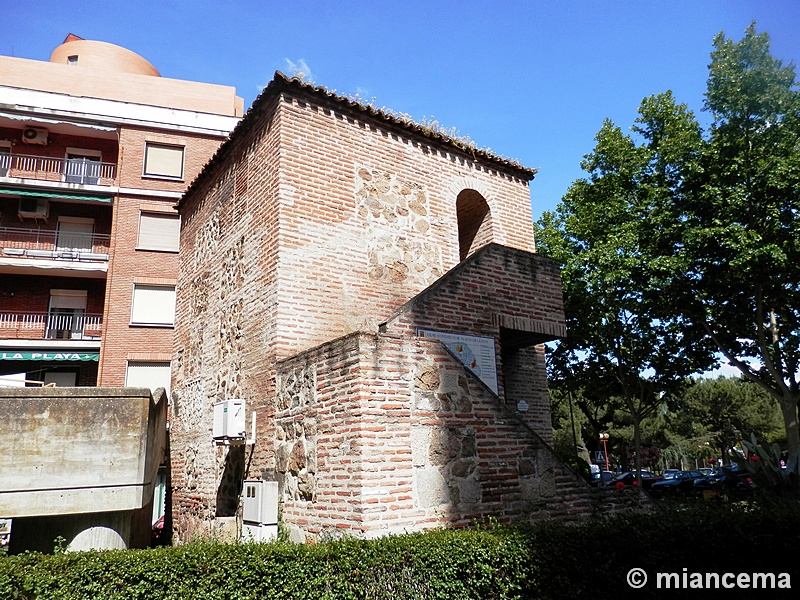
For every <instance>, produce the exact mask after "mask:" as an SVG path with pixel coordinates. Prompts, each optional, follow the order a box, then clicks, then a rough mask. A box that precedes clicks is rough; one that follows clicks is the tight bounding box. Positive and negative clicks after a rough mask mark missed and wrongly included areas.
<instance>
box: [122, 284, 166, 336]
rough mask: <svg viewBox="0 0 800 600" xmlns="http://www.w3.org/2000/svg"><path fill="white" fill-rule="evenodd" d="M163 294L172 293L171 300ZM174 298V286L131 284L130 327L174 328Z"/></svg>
mask: <svg viewBox="0 0 800 600" xmlns="http://www.w3.org/2000/svg"><path fill="white" fill-rule="evenodd" d="M165 292H172V294H171V298H170V296H169V294H165ZM137 296H138V301H137ZM175 298H176V294H175V286H174V285H158V284H149V283H147V284H145V283H135V284H133V293H132V296H131V321H130V325H132V326H138V327H142V326H144V327H174V326H175ZM167 314H169V316H167Z"/></svg>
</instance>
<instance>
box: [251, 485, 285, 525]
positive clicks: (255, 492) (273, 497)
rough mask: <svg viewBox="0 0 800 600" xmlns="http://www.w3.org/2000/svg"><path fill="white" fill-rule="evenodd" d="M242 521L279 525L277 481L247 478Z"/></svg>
mask: <svg viewBox="0 0 800 600" xmlns="http://www.w3.org/2000/svg"><path fill="white" fill-rule="evenodd" d="M242 521H244V522H245V523H251V524H256V525H277V523H278V482H277V481H263V480H260V479H246V480H245V482H244V489H243V490H242Z"/></svg>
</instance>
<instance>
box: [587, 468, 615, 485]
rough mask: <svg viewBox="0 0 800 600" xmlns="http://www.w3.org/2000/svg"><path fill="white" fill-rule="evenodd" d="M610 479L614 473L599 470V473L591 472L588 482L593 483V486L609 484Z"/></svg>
mask: <svg viewBox="0 0 800 600" xmlns="http://www.w3.org/2000/svg"><path fill="white" fill-rule="evenodd" d="M612 479H614V473H612V472H611V471H601V472H600V473H593V474H592V480H591V481H590V482H589V485H593V486H595V487H597V486H599V485H610V484H611V480H612Z"/></svg>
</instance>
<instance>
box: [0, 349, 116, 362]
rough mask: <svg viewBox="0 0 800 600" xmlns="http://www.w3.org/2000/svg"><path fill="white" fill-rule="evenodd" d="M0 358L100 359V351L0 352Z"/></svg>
mask: <svg viewBox="0 0 800 600" xmlns="http://www.w3.org/2000/svg"><path fill="white" fill-rule="evenodd" d="M0 360H52V361H61V360H64V361H95V362H97V361H99V360H100V353H99V352H70V351H65V352H13V351H12V352H0Z"/></svg>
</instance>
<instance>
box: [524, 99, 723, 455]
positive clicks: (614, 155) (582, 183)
mask: <svg viewBox="0 0 800 600" xmlns="http://www.w3.org/2000/svg"><path fill="white" fill-rule="evenodd" d="M639 114H640V116H639V118H638V119H637V121H636V122H637V126H636V131H637V133H639V134H640V136H641V137H642V138H643V139H644V143H643V144H641V145H637V144H636V143H635V141H634V140H633V139H632V137H631V136H629V135H626V134H623V132H622V131H621V130H620V129H619V128H618V127H616V126H615V125H614V124H613V123H612V122H610V121H608V120H607V121H606V122H605V123H604V124H603V127H602V129H601V130H600V132H599V133H598V134H597V137H596V141H597V145H596V147H595V149H594V152H593V153H591V154H589V155H587V156H586V157H585V159H584V161H583V162H582V165H581V166H582V168H583V169H584V170H585V171H586V172H587V173H588V177H587V178H586V179H581V180H578V181H576V182H575V183H573V184H572V186H571V187H570V189H569V190H568V192H567V194H566V195H565V196H564V198H563V199H562V201H561V203H560V204H559V205H558V208H557V210H556V212H546V213H544V215H543V216H542V218H541V219H540V220H539V222H538V228H539V233H538V240H539V244H538V245H539V251H540V252H542V253H544V254H546V255H548V256H551V257H553V258H555V259H557V260H559V261H560V262H561V264H562V265H563V269H562V282H563V286H564V297H565V300H564V303H565V312H566V319H567V327H568V331H569V336H568V338H567V339H566V340H563V341H562V342H561V343H559V345H558V346H557V347H556V349H555V350H554V351H553V352H552V353H551V354H550V358H549V368H550V372H551V376H552V380H553V381H554V383H555V385H559V382H569V381H571V380H573V379H575V378H577V379H578V380H579V381H580V382H581V384H582V387H583V388H584V390H592V391H593V393H595V394H601V395H603V396H604V397H605V398H606V399H607V400H610V399H611V398H618V399H619V401H620V407H621V408H622V409H624V410H625V411H626V412H627V414H628V415H629V416H630V419H631V422H632V425H633V431H634V447H635V449H636V465H635V468H636V470H637V471H639V470H640V469H641V460H640V452H639V449H640V447H641V436H640V428H641V423H642V420H643V419H645V418H647V417H648V416H649V415H651V414H653V413H654V411H655V410H656V409H657V408H658V406H660V405H661V403H662V401H663V399H664V397H666V396H667V395H669V394H672V393H675V392H676V391H677V390H678V389H680V387H681V386H682V385H683V382H684V381H685V378H686V377H687V376H688V375H689V374H691V373H694V372H697V371H698V370H702V369H703V368H705V367H706V366H707V365H708V364H710V362H711V360H712V359H711V358H710V347H709V345H708V344H706V343H704V339H703V337H704V336H702V335H701V336H696V337H695V338H694V339H692V338H691V337H690V336H688V335H687V334H686V333H685V331H684V327H683V323H682V318H681V317H680V316H674V315H671V314H670V313H669V311H668V310H665V309H666V308H668V305H665V301H666V299H665V298H664V296H663V294H662V293H661V291H660V290H659V289H657V288H654V287H653V281H654V280H653V277H652V274H651V271H652V269H653V265H651V264H649V263H650V259H651V256H650V255H649V254H648V253H647V251H646V250H647V249H648V246H649V244H650V242H649V238H650V237H652V232H651V231H648V228H647V227H646V226H643V223H648V224H649V223H651V221H647V220H646V217H647V215H648V214H649V213H650V212H652V211H661V210H662V207H664V206H666V207H670V206H671V202H674V200H675V198H676V197H680V196H681V194H682V193H683V186H684V178H685V175H684V171H685V169H684V167H685V165H693V164H694V163H695V161H696V156H697V152H698V146H699V144H700V142H701V137H700V129H699V127H698V125H697V123H696V121H695V120H694V117H693V115H692V114H691V112H689V111H688V110H687V109H686V107H685V106H684V105H678V104H676V103H675V102H674V99H673V97H672V94H671V93H667V94H662V95H660V96H653V97H650V98H647V99H645V100H644V101H643V103H642V106H641V108H640V109H639ZM666 261H667V264H666V265H661V264H660V263H659V264H658V265H657V266H658V268H659V269H661V270H666V271H670V270H673V269H674V267H675V262H674V260H671V259H670V258H669V257H668V258H667V259H666Z"/></svg>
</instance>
